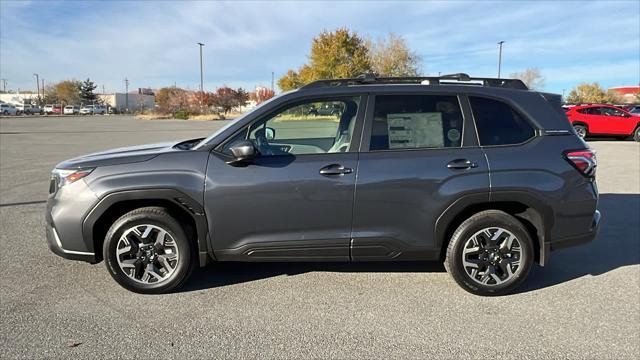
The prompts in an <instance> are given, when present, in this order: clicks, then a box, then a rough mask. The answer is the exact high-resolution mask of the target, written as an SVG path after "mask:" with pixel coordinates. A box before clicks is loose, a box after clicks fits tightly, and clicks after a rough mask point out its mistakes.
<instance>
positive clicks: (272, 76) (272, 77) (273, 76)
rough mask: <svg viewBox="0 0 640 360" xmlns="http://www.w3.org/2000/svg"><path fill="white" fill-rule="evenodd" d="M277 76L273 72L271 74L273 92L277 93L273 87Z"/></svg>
mask: <svg viewBox="0 0 640 360" xmlns="http://www.w3.org/2000/svg"><path fill="white" fill-rule="evenodd" d="M275 75H276V74H275V73H274V72H273V71H272V72H271V91H275V90H274V87H273V83H274V80H275Z"/></svg>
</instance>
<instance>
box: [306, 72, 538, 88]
mask: <svg viewBox="0 0 640 360" xmlns="http://www.w3.org/2000/svg"><path fill="white" fill-rule="evenodd" d="M465 82H466V84H465ZM374 84H423V85H443V84H455V85H481V86H488V87H501V88H509V89H520V90H528V89H529V88H528V87H527V85H525V84H524V83H523V82H522V80H520V79H497V78H480V77H470V76H469V75H467V74H464V73H458V74H449V75H442V76H405V77H377V76H376V74H372V73H365V74H362V75H360V76H358V77H355V78H348V79H327V80H317V81H314V82H312V83H309V84H307V85H304V86H303V87H301V89H313V88H321V87H338V86H354V85H374Z"/></svg>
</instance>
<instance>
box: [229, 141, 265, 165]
mask: <svg viewBox="0 0 640 360" xmlns="http://www.w3.org/2000/svg"><path fill="white" fill-rule="evenodd" d="M229 150H230V151H231V154H233V159H232V160H229V161H227V164H229V165H247V164H248V163H250V162H251V160H253V159H254V158H255V157H256V155H257V154H258V152H257V150H256V147H255V146H254V145H253V142H251V141H250V140H244V141H241V142H239V143H238V144H236V145H234V146H232V147H231V148H229Z"/></svg>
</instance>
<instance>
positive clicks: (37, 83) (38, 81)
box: [33, 74, 40, 102]
mask: <svg viewBox="0 0 640 360" xmlns="http://www.w3.org/2000/svg"><path fill="white" fill-rule="evenodd" d="M33 76H35V77H36V88H37V89H38V102H40V80H39V79H38V74H33Z"/></svg>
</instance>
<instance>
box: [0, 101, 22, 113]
mask: <svg viewBox="0 0 640 360" xmlns="http://www.w3.org/2000/svg"><path fill="white" fill-rule="evenodd" d="M17 113H18V110H17V109H16V107H15V106H13V105H11V104H6V103H5V104H0V114H2V115H16V114H17Z"/></svg>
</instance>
